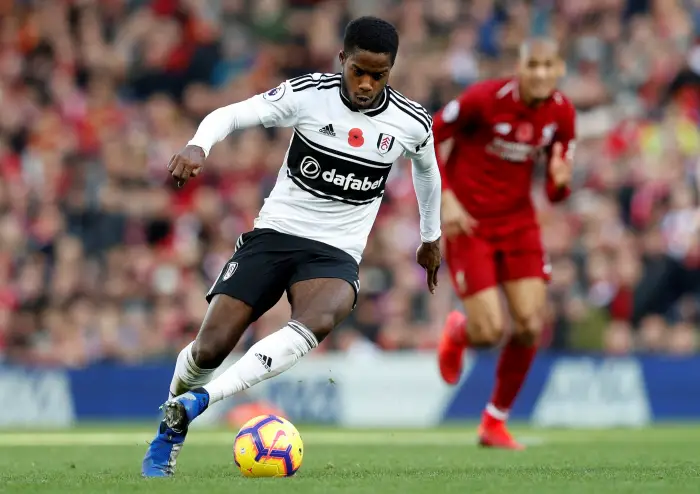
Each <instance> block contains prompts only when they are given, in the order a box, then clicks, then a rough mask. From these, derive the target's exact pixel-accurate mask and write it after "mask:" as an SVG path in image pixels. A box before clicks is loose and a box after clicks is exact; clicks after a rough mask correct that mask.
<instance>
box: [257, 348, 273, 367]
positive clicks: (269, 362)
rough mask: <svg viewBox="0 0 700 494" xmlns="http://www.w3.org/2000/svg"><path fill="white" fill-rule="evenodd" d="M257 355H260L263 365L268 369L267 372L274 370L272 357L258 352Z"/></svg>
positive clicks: (259, 358)
mask: <svg viewBox="0 0 700 494" xmlns="http://www.w3.org/2000/svg"><path fill="white" fill-rule="evenodd" d="M255 356H256V357H258V360H259V361H260V363H261V364H263V367H265V368H266V369H267V372H270V371H271V370H272V369H271V367H272V359H271V358H270V357H268V356H266V355H263V354H262V353H256V354H255Z"/></svg>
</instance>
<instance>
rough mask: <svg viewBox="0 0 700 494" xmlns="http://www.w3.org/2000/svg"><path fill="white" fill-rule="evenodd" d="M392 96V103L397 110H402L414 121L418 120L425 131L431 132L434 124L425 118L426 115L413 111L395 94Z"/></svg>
mask: <svg viewBox="0 0 700 494" xmlns="http://www.w3.org/2000/svg"><path fill="white" fill-rule="evenodd" d="M391 96H392V98H391V99H392V102H393V103H394V105H396V108H398V109H399V110H401V111H402V112H404V113H405V114H407V115H409V116H411V117H413V119H414V120H416V121H417V122H418V123H420V124H421V125H422V126H423V128H424V129H425V131H426V132H429V131H430V127H431V125H432V122H431V121H430V120H429V119H428V118H427V117H425V116H424V115H421V114H420V113H418V112H417V111H416V110H414V109H411V108H410V107H409V106H408V104H406V103H403V102H401V100H399V99H398V98H396V97H395V96H394V94H393V93H392V95H391Z"/></svg>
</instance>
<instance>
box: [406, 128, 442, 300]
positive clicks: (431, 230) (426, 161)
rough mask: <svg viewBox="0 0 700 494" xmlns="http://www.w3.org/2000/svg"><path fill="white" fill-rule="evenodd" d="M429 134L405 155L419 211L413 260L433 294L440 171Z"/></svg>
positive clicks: (437, 255) (437, 253)
mask: <svg viewBox="0 0 700 494" xmlns="http://www.w3.org/2000/svg"><path fill="white" fill-rule="evenodd" d="M432 140H433V136H432V133H431V134H429V135H428V137H427V138H426V139H425V140H424V141H423V142H422V143H420V144H419V145H418V146H416V150H415V152H412V153H410V154H409V156H410V157H411V161H412V165H413V167H412V172H413V187H414V188H415V190H416V198H417V199H418V211H419V212H420V235H421V240H422V243H421V245H420V247H419V248H418V251H417V252H416V261H417V262H418V264H420V265H421V266H423V268H424V269H425V271H426V275H427V282H428V289H429V290H430V293H435V287H436V286H437V283H438V279H437V273H438V269H439V268H440V263H441V262H442V255H441V253H440V235H441V231H440V202H441V186H440V183H441V181H440V171H439V169H438V163H437V158H436V156H435V150H434V147H433V142H432Z"/></svg>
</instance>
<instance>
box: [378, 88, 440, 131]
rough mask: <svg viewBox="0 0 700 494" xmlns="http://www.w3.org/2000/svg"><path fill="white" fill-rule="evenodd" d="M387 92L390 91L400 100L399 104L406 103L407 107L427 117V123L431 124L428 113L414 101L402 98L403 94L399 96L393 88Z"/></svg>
mask: <svg viewBox="0 0 700 494" xmlns="http://www.w3.org/2000/svg"><path fill="white" fill-rule="evenodd" d="M389 91H391V94H393V95H394V96H396V97H397V98H398V99H400V100H401V102H403V103H406V104H407V105H408V106H409V107H411V108H413V109H415V110H416V111H417V112H418V113H420V114H421V115H424V116H425V117H427V118H428V121H429V122H430V123H431V124H432V123H433V117H431V116H430V113H428V110H426V109H425V108H423V107H422V106H421V105H419V104H418V103H416V102H414V101H411V100H410V99H408V98H407V97H406V96H404V95H403V94H401V93H400V92H398V91H397V90H396V89H394V88H392V87H390V88H389Z"/></svg>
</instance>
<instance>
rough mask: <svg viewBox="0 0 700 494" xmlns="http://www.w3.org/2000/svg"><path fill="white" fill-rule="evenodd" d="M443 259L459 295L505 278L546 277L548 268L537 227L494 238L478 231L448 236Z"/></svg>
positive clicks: (499, 282) (492, 284)
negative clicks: (470, 234) (477, 233)
mask: <svg viewBox="0 0 700 494" xmlns="http://www.w3.org/2000/svg"><path fill="white" fill-rule="evenodd" d="M445 260H446V261H447V265H448V266H449V268H450V276H451V277H452V284H453V285H454V287H455V290H456V291H457V294H458V295H459V296H460V297H461V298H464V297H468V296H470V295H474V294H475V293H477V292H480V291H481V290H485V289H486V288H491V287H493V286H497V285H500V284H501V283H503V282H506V281H513V280H519V279H523V278H542V279H543V280H545V281H549V274H550V272H551V266H550V265H549V261H548V259H547V255H546V253H545V251H544V248H543V247H542V240H541V238H540V229H539V228H536V227H535V228H528V229H525V230H520V231H517V232H513V233H511V234H509V235H506V236H504V237H500V238H498V239H497V240H495V239H486V238H484V237H480V236H478V235H473V236H467V235H460V236H459V237H455V238H452V239H447V241H446V249H445Z"/></svg>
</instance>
